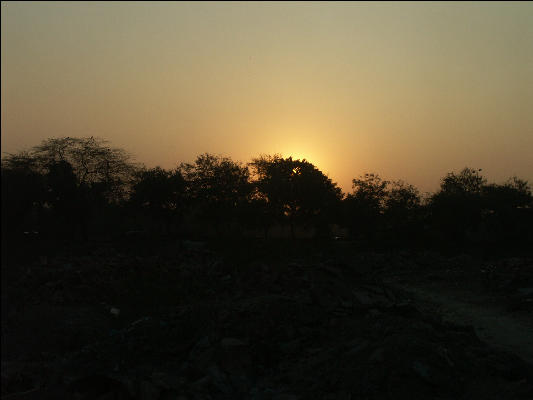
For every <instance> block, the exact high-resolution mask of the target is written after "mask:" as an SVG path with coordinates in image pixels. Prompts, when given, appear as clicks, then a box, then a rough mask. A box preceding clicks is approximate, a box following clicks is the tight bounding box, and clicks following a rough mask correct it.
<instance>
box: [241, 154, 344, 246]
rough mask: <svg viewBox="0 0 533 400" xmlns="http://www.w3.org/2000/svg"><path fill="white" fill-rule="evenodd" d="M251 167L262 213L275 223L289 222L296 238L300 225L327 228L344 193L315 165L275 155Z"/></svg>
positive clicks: (251, 164) (261, 158)
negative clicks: (260, 201) (296, 228)
mask: <svg viewBox="0 0 533 400" xmlns="http://www.w3.org/2000/svg"><path fill="white" fill-rule="evenodd" d="M250 166H251V167H252V169H253V171H254V173H255V178H256V179H255V181H254V184H255V187H256V196H257V197H258V198H259V199H263V205H264V210H265V211H264V212H263V213H264V214H266V215H269V216H272V218H274V220H277V221H280V222H284V221H287V222H288V223H289V225H290V227H291V235H292V236H293V237H294V236H295V234H294V227H295V224H297V223H300V224H304V225H314V226H315V227H316V228H319V229H325V228H326V227H327V222H328V220H329V218H328V217H329V216H331V214H332V212H333V211H334V210H335V209H336V206H337V205H338V202H339V201H340V199H341V198H342V193H341V190H340V188H338V187H337V185H336V184H335V183H333V182H332V181H331V179H329V178H328V177H327V176H326V175H324V174H323V173H322V172H321V171H320V170H319V169H318V168H316V167H315V166H314V165H313V164H311V163H310V162H308V161H307V160H305V159H304V160H293V159H292V157H289V158H282V157H281V156H279V155H274V156H261V157H259V158H256V159H254V160H253V161H252V162H251V163H250ZM272 222H274V221H272Z"/></svg>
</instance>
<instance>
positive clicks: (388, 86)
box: [1, 1, 533, 191]
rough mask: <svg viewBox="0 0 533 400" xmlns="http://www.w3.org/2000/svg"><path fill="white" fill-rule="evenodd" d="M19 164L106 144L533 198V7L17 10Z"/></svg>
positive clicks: (92, 6) (6, 96) (8, 74)
mask: <svg viewBox="0 0 533 400" xmlns="http://www.w3.org/2000/svg"><path fill="white" fill-rule="evenodd" d="M1 7H2V9H1V22H2V31H1V45H2V49H1V53H2V54H1V55H2V58H1V67H2V89H1V90H2V92H1V94H2V110H1V112H2V114H1V116H2V123H1V127H2V151H3V152H14V151H18V150H22V149H24V148H27V147H30V146H33V145H35V144H38V143H39V142H40V141H41V140H43V139H45V138H48V137H58V136H91V135H94V136H100V137H104V138H106V139H108V140H110V141H111V143H112V144H113V145H114V146H117V147H122V148H125V149H126V150H128V151H129V152H131V153H133V154H134V155H135V156H136V159H137V160H138V161H140V162H143V163H145V164H146V165H148V166H155V165H160V166H162V167H165V168H171V167H174V166H175V165H176V163H178V162H181V161H192V160H193V159H194V158H195V157H196V155H198V154H200V153H203V152H212V153H216V154H221V155H226V156H230V157H232V158H233V159H235V160H240V161H244V162H247V161H249V160H250V159H251V158H252V157H255V156H258V155H259V154H261V153H276V152H277V153H282V154H283V155H286V156H288V155H291V154H292V155H293V156H296V157H300V158H303V157H306V158H307V159H308V160H310V161H311V162H313V163H314V164H316V165H317V166H318V167H319V168H320V169H322V170H323V171H324V172H327V173H328V174H329V176H330V177H331V178H332V179H333V180H334V181H336V182H338V183H339V185H340V186H341V187H342V188H343V189H344V190H345V191H347V190H350V186H351V185H350V182H351V179H352V178H354V177H357V176H358V175H360V174H363V173H365V172H375V173H378V174H380V175H381V176H382V177H383V178H385V179H403V180H405V181H407V182H409V183H412V184H414V185H416V186H417V187H419V188H420V189H421V190H422V191H433V190H435V189H436V188H437V187H438V184H439V179H440V178H441V177H442V176H444V175H445V174H446V173H447V172H450V171H453V170H460V169H461V168H463V167H464V166H470V167H473V168H483V171H484V174H485V176H486V177H488V178H489V180H493V181H498V182H501V181H503V180H504V179H506V178H508V177H510V176H511V175H514V174H516V175H518V176H519V177H522V178H524V179H528V180H529V181H530V182H533V112H532V110H533V73H532V71H533V3H530V2H522V3H520V2H516V3H513V2H509V3H495V2H487V3H482V2H480V3H448V2H442V3H439V2H431V3H400V4H398V3H388V2H371V3H348V2H340V3H332V2H313V3H301V2H295V3H291V2H284V3H281V2H273V3H270V2H259V3H244V2H238V3H232V2H226V3H224V2H220V3H219V2H216V3H182V2H175V3H174V2H112V3H106V2H91V3H81V2H72V3H69V2H55V3H54V2H43V3H41V2H39V3H37V2H20V3H17V2H9V1H8V2H2V5H1Z"/></svg>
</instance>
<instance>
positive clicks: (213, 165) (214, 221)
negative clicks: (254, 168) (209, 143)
mask: <svg viewBox="0 0 533 400" xmlns="http://www.w3.org/2000/svg"><path fill="white" fill-rule="evenodd" d="M179 170H180V172H181V173H182V174H183V177H184V178H185V181H186V183H187V192H186V193H187V198H188V202H189V205H190V206H191V207H192V209H193V212H195V213H196V214H197V215H198V216H199V219H200V220H201V221H203V222H205V223H208V224H210V225H211V226H213V227H214V228H215V229H216V231H217V232H218V234H219V235H221V234H223V233H225V232H227V230H228V229H230V228H231V227H230V225H232V223H236V222H238V221H239V219H240V215H239V213H240V211H241V210H242V206H243V204H245V203H246V202H247V201H248V198H249V195H250V192H251V185H250V183H249V172H248V168H247V167H246V166H243V165H241V164H240V163H238V162H234V161H232V160H231V159H230V158H228V157H219V156H215V155H212V154H208V153H205V154H202V155H200V156H198V157H197V158H196V160H195V162H194V163H192V164H191V163H182V164H181V165H180V167H179Z"/></svg>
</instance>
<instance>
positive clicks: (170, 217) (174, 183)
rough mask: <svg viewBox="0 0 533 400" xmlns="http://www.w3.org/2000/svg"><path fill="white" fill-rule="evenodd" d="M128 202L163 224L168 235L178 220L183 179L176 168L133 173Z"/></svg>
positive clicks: (180, 216)
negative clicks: (134, 176) (133, 177)
mask: <svg viewBox="0 0 533 400" xmlns="http://www.w3.org/2000/svg"><path fill="white" fill-rule="evenodd" d="M130 200H131V202H132V203H133V204H134V205H135V206H136V208H137V209H140V210H142V211H144V212H146V213H148V214H149V215H150V216H151V217H152V218H154V219H155V220H158V221H161V222H163V223H164V224H165V229H166V231H167V233H171V231H172V228H173V227H175V225H176V224H177V223H179V222H180V221H181V218H182V213H183V207H184V201H185V179H184V178H183V176H182V175H181V173H180V171H179V170H178V169H176V170H173V171H167V170H165V169H162V168H160V167H155V168H152V169H142V170H139V171H138V173H137V174H136V178H135V182H134V184H133V186H132V192H131V197H130Z"/></svg>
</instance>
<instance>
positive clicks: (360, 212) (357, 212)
mask: <svg viewBox="0 0 533 400" xmlns="http://www.w3.org/2000/svg"><path fill="white" fill-rule="evenodd" d="M388 185H389V181H385V180H382V179H381V178H380V177H379V175H377V174H365V175H363V176H360V177H359V178H358V179H353V180H352V188H353V191H352V193H350V194H348V195H347V196H346V199H345V201H344V210H345V219H346V221H347V222H348V226H349V228H350V230H351V232H352V234H356V235H357V234H358V235H363V236H364V237H366V238H372V237H373V236H375V235H376V234H377V232H378V231H379V230H380V225H381V224H382V214H383V212H384V209H385V201H386V198H387V193H388V192H387V187H388Z"/></svg>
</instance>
